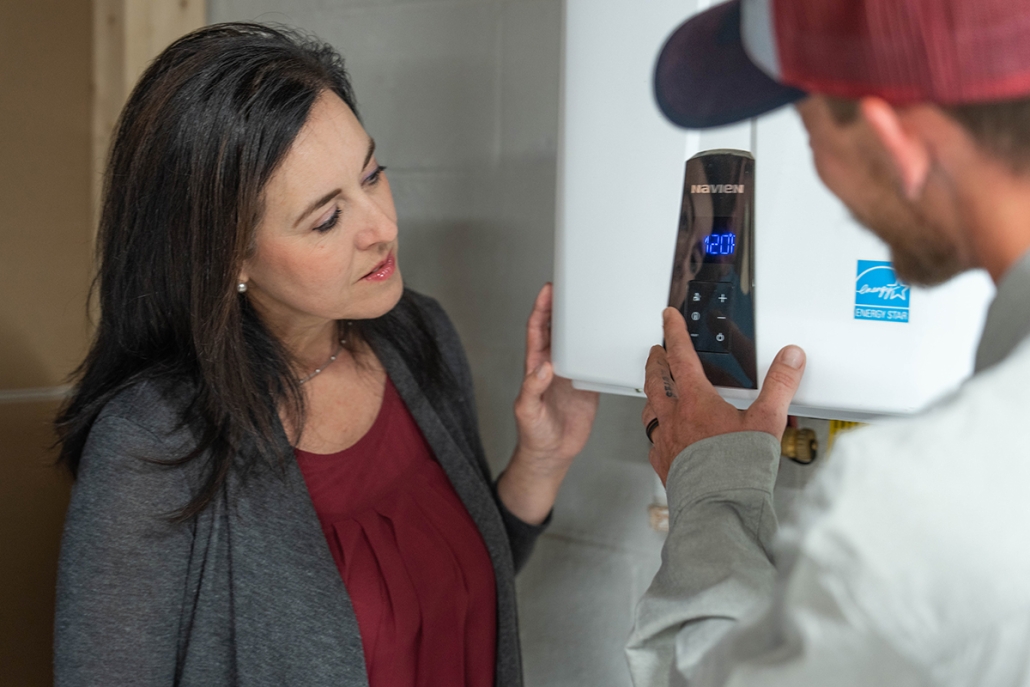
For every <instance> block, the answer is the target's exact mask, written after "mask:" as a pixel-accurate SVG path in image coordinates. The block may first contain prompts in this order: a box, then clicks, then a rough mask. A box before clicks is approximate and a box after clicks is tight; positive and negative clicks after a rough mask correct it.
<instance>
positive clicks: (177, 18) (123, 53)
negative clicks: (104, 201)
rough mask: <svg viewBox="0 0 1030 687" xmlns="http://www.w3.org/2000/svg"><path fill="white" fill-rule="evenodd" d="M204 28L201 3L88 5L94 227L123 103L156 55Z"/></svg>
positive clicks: (115, 0) (101, 0) (104, 1)
mask: <svg viewBox="0 0 1030 687" xmlns="http://www.w3.org/2000/svg"><path fill="white" fill-rule="evenodd" d="M206 23H207V2H206V0H93V127H92V128H93V161H92V167H93V201H94V202H93V207H94V213H93V216H94V226H95V225H96V221H95V220H96V219H98V217H99V209H100V208H99V204H100V191H101V187H102V184H103V173H104V166H105V165H106V163H107V155H108V152H109V150H110V146H111V136H112V134H113V132H114V127H115V123H116V122H117V121H118V115H119V114H120V113H121V110H122V106H123V105H124V104H125V100H126V99H127V98H128V97H129V93H130V92H131V91H132V88H133V86H135V85H136V81H137V80H138V79H139V77H140V75H141V74H143V71H144V70H145V69H146V68H147V65H149V64H150V62H151V61H152V60H153V59H154V58H155V57H157V56H158V54H160V52H161V51H162V50H164V49H165V48H166V47H168V46H169V45H170V44H171V43H172V42H173V41H175V40H176V39H177V38H179V37H181V36H183V35H185V34H187V33H189V32H190V31H192V30H194V29H197V28H200V27H201V26H203V25H204V24H206Z"/></svg>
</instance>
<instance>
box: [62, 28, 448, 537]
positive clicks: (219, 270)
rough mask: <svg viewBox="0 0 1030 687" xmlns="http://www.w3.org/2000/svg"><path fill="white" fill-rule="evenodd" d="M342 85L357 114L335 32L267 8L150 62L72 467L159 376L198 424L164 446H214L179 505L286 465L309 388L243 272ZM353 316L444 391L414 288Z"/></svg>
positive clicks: (107, 193) (114, 199)
mask: <svg viewBox="0 0 1030 687" xmlns="http://www.w3.org/2000/svg"><path fill="white" fill-rule="evenodd" d="M328 91H331V92H333V93H335V94H336V95H337V96H339V97H340V99H341V100H343V102H345V103H346V104H347V105H348V106H349V107H350V108H351V110H353V111H354V113H355V115H357V114H358V112H357V106H356V104H355V101H354V94H353V90H352V88H351V84H350V80H349V78H348V75H347V72H346V70H345V69H344V64H343V59H342V58H341V57H340V55H339V54H338V53H337V52H336V51H335V50H334V49H333V48H332V47H330V46H329V45H327V44H324V43H321V42H319V41H317V40H315V39H313V38H310V37H307V36H303V35H300V34H298V33H296V32H294V31H291V30H288V29H284V28H279V27H270V26H264V25H260V24H244V23H232V24H219V25H214V26H209V27H206V28H203V29H200V30H198V31H195V32H193V33H191V34H189V35H187V36H185V37H183V38H181V39H180V40H178V41H176V42H175V43H174V44H172V45H171V46H170V47H168V48H167V49H166V50H165V51H164V52H163V53H162V54H161V55H160V56H159V57H158V58H157V59H156V60H155V61H154V63H153V64H151V65H150V67H149V68H148V69H147V70H146V72H145V73H144V74H143V76H142V78H141V79H140V81H139V83H138V84H137V85H136V87H135V89H134V90H133V92H132V95H131V96H130V97H129V100H128V102H127V104H126V105H125V109H124V110H123V111H122V114H121V117H120V118H119V122H118V126H117V131H116V135H115V139H114V144H113V147H112V150H111V155H110V159H109V162H108V166H107V171H106V176H105V182H104V195H103V207H102V212H101V217H100V227H99V232H98V239H97V262H98V272H97V275H96V278H95V280H94V283H93V297H94V298H96V299H97V300H98V301H99V311H100V318H99V322H98V326H97V329H96V333H95V335H94V338H93V341H92V345H91V348H90V351H89V353H88V355H87V357H86V359H85V360H84V361H83V363H82V364H81V365H80V366H79V368H78V369H77V370H76V372H75V373H74V374H73V381H74V383H75V389H74V392H73V394H72V396H71V397H70V399H69V400H68V402H67V403H66V404H65V405H64V407H63V408H62V409H61V412H60V413H59V415H58V417H57V422H56V427H57V431H58V437H59V440H58V443H59V445H60V457H59V462H61V463H63V464H64V465H65V466H66V467H67V468H68V469H69V470H70V471H71V473H72V475H73V476H74V475H75V474H76V473H77V471H78V466H79V462H80V460H81V456H82V451H83V447H84V446H85V443H86V439H87V436H88V435H89V432H90V429H91V428H92V426H93V423H94V422H95V421H96V419H97V417H98V415H99V414H100V412H101V410H102V409H103V408H104V406H105V405H106V404H107V403H108V402H109V401H110V400H111V399H112V398H113V397H114V396H115V395H117V394H118V393H119V392H121V391H122V390H124V389H126V388H127V387H129V386H131V385H133V384H136V383H139V382H141V381H145V380H150V381H153V382H156V383H157V384H158V385H159V388H161V389H162V390H163V391H164V392H165V393H166V394H171V395H174V396H175V400H176V402H177V403H178V404H180V407H181V409H182V410H181V412H182V416H181V423H182V426H187V427H189V428H190V429H191V430H192V431H193V433H194V436H195V437H196V445H195V446H194V447H193V448H192V450H191V451H190V453H189V454H188V455H185V456H170V457H161V458H160V460H161V462H166V463H168V464H169V465H182V464H185V463H189V462H191V461H195V460H199V459H202V458H203V459H205V465H204V470H203V473H204V479H203V482H202V484H201V486H200V487H199V489H198V490H197V492H196V493H195V494H194V495H193V498H192V500H191V501H190V502H189V503H188V504H186V505H185V506H184V508H183V509H182V510H181V511H179V512H178V513H176V514H175V515H174V517H175V519H177V520H180V521H183V520H187V519H189V518H191V517H193V516H194V515H196V514H197V513H199V512H201V511H202V510H203V509H204V508H205V507H206V506H207V505H208V504H209V503H210V502H211V501H212V499H214V498H215V496H216V495H217V494H218V492H219V490H220V489H221V488H222V487H223V485H224V484H225V482H226V479H227V478H228V476H229V474H230V473H231V472H232V471H233V470H236V471H238V472H239V474H241V475H246V474H248V473H249V472H251V471H252V470H253V469H254V468H255V467H256V465H257V463H258V462H270V463H272V464H280V465H281V461H282V460H283V456H281V455H279V454H280V453H281V452H280V451H278V450H277V446H278V444H277V441H276V437H277V433H278V431H279V424H278V423H279V418H278V413H279V410H280V409H283V410H284V411H285V412H286V413H287V414H288V416H289V417H290V419H291V422H292V423H293V424H294V426H295V427H302V426H303V417H304V403H303V395H302V394H301V392H300V388H299V385H298V382H297V380H296V378H295V377H294V375H293V373H292V372H291V366H290V362H291V358H290V355H289V353H288V352H287V351H286V350H285V348H284V347H283V346H282V345H281V344H280V342H279V341H278V340H277V339H276V338H275V337H274V336H273V335H272V334H271V333H270V332H269V330H268V329H267V328H266V327H265V325H264V323H263V322H262V321H261V319H260V317H258V315H257V313H256V312H255V311H254V309H253V308H252V307H251V305H250V302H249V300H248V299H247V297H246V296H244V295H240V294H238V293H237V291H236V280H237V277H238V275H239V272H240V267H241V264H242V261H243V260H244V258H245V257H246V255H247V253H248V251H249V250H250V248H251V246H252V245H253V236H254V230H255V227H256V226H257V224H258V221H259V218H260V217H261V214H262V191H263V188H264V186H265V184H266V183H267V182H268V180H269V178H270V177H271V175H272V174H273V172H274V171H275V170H276V168H277V167H278V166H279V164H280V163H281V162H282V160H283V158H284V157H285V156H286V153H287V151H288V150H289V149H290V146H291V144H292V143H293V140H294V138H295V137H296V135H297V133H298V132H299V131H300V129H301V127H302V126H303V125H304V123H305V121H306V120H307V118H308V114H309V112H310V110H311V106H312V104H313V103H314V102H315V100H316V99H317V98H318V96H319V95H320V94H321V93H323V92H328ZM354 325H355V326H354V327H353V328H352V329H351V332H352V334H357V335H358V336H359V337H361V336H366V337H367V336H368V335H374V336H376V337H377V338H378V339H380V340H384V341H386V342H388V343H390V344H391V345H393V346H394V347H395V348H397V349H398V350H399V351H400V353H401V354H402V355H403V356H404V357H405V359H406V360H407V362H408V364H409V366H410V367H411V369H412V372H413V373H414V374H415V376H416V378H417V381H418V382H419V384H420V386H421V387H422V388H423V390H424V391H425V392H426V393H427V395H429V397H430V400H431V402H434V405H436V404H437V402H438V400H439V398H441V396H442V394H443V393H445V391H446V389H447V387H449V386H450V385H451V384H453V380H452V378H451V377H450V375H449V374H447V372H446V368H445V366H444V364H443V360H442V357H441V354H440V351H439V348H438V347H437V345H436V343H435V340H434V338H433V336H432V334H431V330H430V328H429V325H428V323H427V322H426V321H425V318H424V317H423V316H422V315H421V311H420V310H419V309H418V308H417V307H416V306H415V305H414V304H413V302H412V300H411V297H410V296H409V295H408V294H407V292H406V293H405V295H404V296H403V297H402V298H401V301H400V303H399V304H398V305H397V307H395V308H394V309H393V310H392V311H391V312H390V313H388V314H387V315H385V316H383V317H381V318H379V319H376V320H366V321H362V322H357V323H354ZM349 338H353V336H351V337H349ZM243 447H246V450H241V448H243Z"/></svg>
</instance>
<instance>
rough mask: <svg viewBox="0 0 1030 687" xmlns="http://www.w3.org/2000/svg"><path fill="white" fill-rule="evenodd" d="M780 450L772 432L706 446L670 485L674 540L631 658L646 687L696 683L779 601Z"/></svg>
mask: <svg viewBox="0 0 1030 687" xmlns="http://www.w3.org/2000/svg"><path fill="white" fill-rule="evenodd" d="M779 459H780V446H779V442H777V441H776V439H775V438H774V437H772V436H771V435H769V434H765V433H763V432H742V433H738V434H730V435H724V436H720V437H714V438H711V439H706V440H704V441H700V442H698V443H696V444H694V445H692V446H690V447H688V448H687V449H685V450H684V451H683V453H681V454H680V455H679V456H677V458H676V460H675V461H674V462H673V464H672V468H671V469H670V471H669V475H668V479H667V481H666V489H667V492H668V500H669V536H668V539H667V540H666V542H665V547H664V548H663V550H662V565H661V568H660V569H659V571H658V574H657V575H655V578H654V581H653V582H652V583H651V587H650V588H649V589H648V590H647V593H646V594H645V595H644V597H643V599H641V601H640V603H639V605H638V606H637V610H636V618H635V624H634V628H633V632H632V634H631V635H630V639H629V643H628V646H627V650H626V651H627V658H628V660H629V664H630V672H631V674H632V676H633V681H634V684H635V685H636V686H637V687H656V686H661V685H668V684H669V681H670V672H671V671H672V670H673V666H674V665H675V666H676V669H677V672H679V673H680V674H682V675H684V676H687V677H689V675H690V673H691V672H692V671H693V669H694V668H695V667H696V666H697V664H698V663H699V661H700V659H701V658H702V657H703V656H704V655H705V653H706V652H707V651H708V650H709V649H710V648H712V647H713V646H714V645H715V644H717V643H718V642H719V640H720V639H721V638H722V637H723V636H724V635H725V634H726V633H727V632H728V631H729V630H731V629H732V628H733V627H734V625H735V624H736V623H737V622H738V621H739V620H740V619H741V618H742V617H743V616H746V615H748V614H750V613H752V612H754V611H755V610H756V609H757V608H759V607H760V606H761V604H763V603H764V602H767V601H768V600H769V599H770V598H771V597H772V594H773V590H774V587H775V583H776V570H775V568H774V566H773V563H772V556H771V550H772V549H771V547H772V541H773V538H774V536H775V534H776V529H777V523H776V516H775V514H774V512H773V500H772V499H773V496H772V495H773V486H774V485H775V483H776V473H777V468H778V465H779Z"/></svg>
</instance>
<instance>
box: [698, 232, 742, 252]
mask: <svg viewBox="0 0 1030 687" xmlns="http://www.w3.org/2000/svg"><path fill="white" fill-rule="evenodd" d="M736 248H737V237H736V235H734V234H712V235H710V236H706V237H705V255H733V253H734V251H736Z"/></svg>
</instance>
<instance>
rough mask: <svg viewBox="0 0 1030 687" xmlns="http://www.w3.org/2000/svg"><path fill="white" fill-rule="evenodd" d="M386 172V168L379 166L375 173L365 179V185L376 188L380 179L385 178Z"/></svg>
mask: <svg viewBox="0 0 1030 687" xmlns="http://www.w3.org/2000/svg"><path fill="white" fill-rule="evenodd" d="M385 171H386V167H385V166H383V165H379V166H378V167H376V168H375V171H374V172H372V173H371V174H369V175H368V176H367V177H365V183H366V184H368V185H369V186H375V185H376V184H378V183H379V179H380V178H381V177H382V176H383V172H385Z"/></svg>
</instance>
